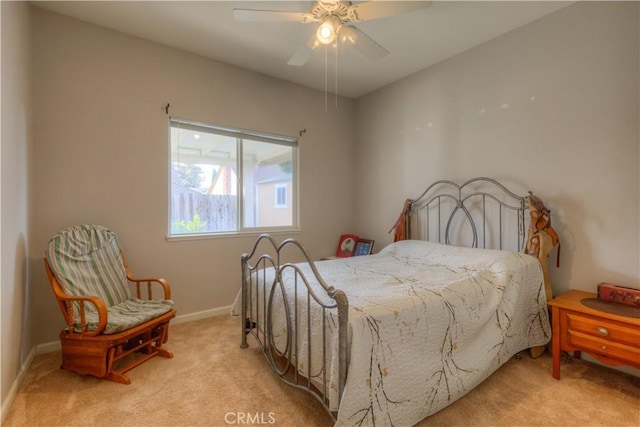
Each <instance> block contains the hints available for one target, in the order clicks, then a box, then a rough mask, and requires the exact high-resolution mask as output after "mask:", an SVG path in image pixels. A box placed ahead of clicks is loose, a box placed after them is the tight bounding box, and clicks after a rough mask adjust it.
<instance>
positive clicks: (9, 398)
mask: <svg viewBox="0 0 640 427" xmlns="http://www.w3.org/2000/svg"><path fill="white" fill-rule="evenodd" d="M35 356H36V348H35V347H34V348H32V349H31V351H30V352H29V354H28V355H27V358H26V359H25V361H24V363H23V364H22V366H20V371H19V372H18V375H17V376H16V379H15V380H14V381H13V384H11V388H10V389H9V393H7V395H6V396H5V398H4V399H3V401H2V408H0V424H2V423H3V422H4V417H5V415H7V412H9V408H10V407H11V404H12V403H13V400H14V399H15V397H16V394H18V389H19V388H20V386H21V385H22V382H23V381H24V377H25V376H26V375H27V372H28V371H29V367H30V366H31V362H33V358H34V357H35Z"/></svg>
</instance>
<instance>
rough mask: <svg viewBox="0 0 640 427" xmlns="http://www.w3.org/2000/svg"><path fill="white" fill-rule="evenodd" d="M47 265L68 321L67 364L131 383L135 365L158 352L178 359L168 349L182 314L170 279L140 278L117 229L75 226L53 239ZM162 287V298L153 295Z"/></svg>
mask: <svg viewBox="0 0 640 427" xmlns="http://www.w3.org/2000/svg"><path fill="white" fill-rule="evenodd" d="M44 265H45V269H46V272H47V277H48V278H49V281H50V282H51V287H52V288H53V292H54V294H55V296H56V299H57V301H58V305H59V306H60V309H61V310H62V314H63V315H64V318H65V321H66V324H67V326H66V328H64V329H63V330H62V331H61V332H60V342H61V344H62V369H65V370H68V371H72V372H76V373H79V374H85V375H93V376H96V377H99V378H104V379H107V380H110V381H115V382H119V383H123V384H130V383H131V380H130V379H129V377H127V376H126V375H125V373H126V372H128V371H129V370H131V369H133V368H135V367H136V366H138V365H140V364H142V363H144V362H145V361H147V360H149V359H151V358H152V357H154V356H162V357H167V358H172V357H173V354H172V353H171V352H169V351H167V350H165V349H163V348H161V347H162V344H164V343H166V342H167V339H168V327H169V321H170V320H171V319H172V318H173V317H175V315H176V310H175V309H174V308H173V301H171V299H170V298H171V289H170V287H169V284H168V283H167V282H166V281H165V280H164V279H139V278H135V277H133V276H132V275H131V272H130V271H129V267H128V266H127V264H126V261H125V259H124V256H123V254H122V252H121V250H120V246H119V244H118V238H117V236H116V235H115V233H113V232H111V231H110V230H108V229H106V228H104V227H102V226H99V225H77V226H73V227H69V228H67V229H65V230H63V231H61V232H60V233H58V234H56V235H55V236H54V237H53V238H52V239H51V240H50V241H49V244H48V245H47V247H46V248H45V259H44ZM132 284H133V285H135V289H136V291H135V293H134V294H132V293H131V290H130V287H131V286H132ZM143 287H144V288H146V291H144V290H143ZM158 287H160V289H161V290H162V291H163V292H164V295H163V299H153V288H158ZM143 293H144V294H145V295H144V297H143ZM143 298H145V299H143ZM134 353H141V354H134ZM127 356H129V357H128V358H127ZM125 358H126V359H125Z"/></svg>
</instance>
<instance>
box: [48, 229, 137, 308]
mask: <svg viewBox="0 0 640 427" xmlns="http://www.w3.org/2000/svg"><path fill="white" fill-rule="evenodd" d="M45 256H46V257H47V260H48V262H49V265H50V266H51V269H52V270H53V272H54V274H55V276H56V279H58V282H59V283H60V286H61V287H62V289H63V290H64V291H65V292H66V293H68V294H70V295H74V296H89V295H93V296H97V297H99V298H100V299H102V300H103V301H104V303H105V305H106V306H107V308H108V307H111V306H113V305H116V304H119V303H121V302H123V301H125V300H127V299H130V298H131V297H132V296H131V293H130V291H129V285H128V281H127V275H126V272H125V268H124V264H123V262H122V257H121V255H120V246H119V244H118V238H117V236H116V234H115V233H113V232H112V231H110V230H108V229H106V228H105V227H102V226H100V225H76V226H73V227H69V228H67V229H65V230H63V231H61V232H60V233H58V234H56V235H55V236H54V237H53V238H51V240H50V241H49V244H48V245H47V247H46V248H45ZM86 306H87V307H86V310H87V311H95V307H93V305H92V304H87V305H86Z"/></svg>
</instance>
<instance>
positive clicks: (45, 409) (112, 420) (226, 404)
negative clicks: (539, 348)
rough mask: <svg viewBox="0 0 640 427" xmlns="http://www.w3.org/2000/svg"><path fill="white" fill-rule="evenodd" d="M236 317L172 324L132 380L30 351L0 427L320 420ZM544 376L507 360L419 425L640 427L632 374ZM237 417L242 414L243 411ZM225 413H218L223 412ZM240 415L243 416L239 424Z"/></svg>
mask: <svg viewBox="0 0 640 427" xmlns="http://www.w3.org/2000/svg"><path fill="white" fill-rule="evenodd" d="M238 322H239V321H238V319H234V318H231V317H228V316H221V317H216V318H210V319H204V320H199V321H195V322H190V323H184V324H180V325H176V326H172V327H171V331H170V338H169V343H168V344H167V348H169V349H170V350H172V351H173V352H174V355H175V357H174V358H173V359H164V358H159V357H156V358H154V359H152V360H151V361H149V362H147V363H145V364H143V365H141V366H140V367H138V368H136V369H134V370H133V371H131V372H129V376H130V378H131V385H128V386H127V385H122V384H116V383H111V382H108V381H102V380H98V379H95V378H92V377H83V376H80V375H76V374H72V373H69V372H66V371H62V370H60V369H59V366H60V353H58V352H56V353H49V354H44V355H40V356H37V357H36V358H35V359H34V361H33V364H32V366H31V368H30V370H29V372H28V374H27V376H26V379H25V382H24V384H23V385H22V387H21V388H20V390H19V392H18V394H17V396H16V398H15V401H14V403H13V405H12V407H11V408H10V410H9V412H8V414H7V416H6V418H5V421H4V422H3V425H4V426H7V427H9V426H122V425H124V426H223V425H249V424H247V423H246V421H247V418H246V416H245V414H250V416H251V417H253V419H252V420H251V421H253V422H252V423H250V424H251V425H259V424H262V425H273V426H329V425H331V424H332V423H331V419H330V417H329V416H328V415H327V414H326V412H325V411H324V409H323V408H321V406H320V404H319V403H317V402H316V401H315V400H314V398H312V397H310V396H308V395H307V394H306V393H304V392H302V391H300V390H297V389H294V388H292V387H289V386H287V385H285V384H282V383H280V382H279V380H277V379H276V378H275V376H274V375H273V374H272V373H271V371H270V370H268V368H267V366H266V362H265V361H264V358H263V356H262V354H261V353H259V351H258V350H257V346H256V345H255V342H253V338H250V348H249V349H246V350H242V349H240V348H239V343H240V325H239V323H238ZM561 375H562V378H561V380H560V381H556V380H554V379H553V378H552V377H551V358H550V357H549V356H547V355H543V356H542V357H541V358H539V359H535V360H534V359H531V358H530V357H529V356H528V355H527V354H524V355H523V357H522V358H521V359H520V360H516V359H512V360H510V361H509V362H507V363H506V364H505V365H504V366H503V367H502V368H500V369H499V370H498V371H497V372H496V373H494V374H493V375H492V376H491V377H489V378H488V379H487V380H486V381H485V382H483V383H482V384H481V385H480V386H479V387H477V388H476V389H475V390H473V391H471V392H470V393H469V394H467V395H466V396H465V397H463V398H462V399H460V400H458V401H457V402H455V403H454V404H452V405H451V406H449V407H447V408H445V409H444V410H442V411H440V412H438V413H437V414H434V415H432V416H431V417H429V418H427V419H426V420H424V421H422V422H421V423H420V424H419V425H420V426H615V427H618V426H619V427H623V426H634V427H637V426H640V379H638V378H637V377H634V376H630V375H626V374H622V373H619V372H617V371H614V370H611V369H608V368H604V367H601V366H597V365H593V364H590V363H588V362H584V361H581V360H574V361H573V362H572V363H566V364H563V365H562V369H561ZM242 417H245V418H242ZM225 418H226V419H225ZM241 421H243V422H244V423H243V422H241Z"/></svg>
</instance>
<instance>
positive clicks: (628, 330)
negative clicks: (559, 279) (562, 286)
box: [549, 290, 640, 379]
mask: <svg viewBox="0 0 640 427" xmlns="http://www.w3.org/2000/svg"><path fill="white" fill-rule="evenodd" d="M587 304H588V305H587ZM549 306H551V310H552V311H551V319H552V323H553V340H552V355H553V378H555V379H560V352H561V351H563V350H564V351H571V352H573V353H574V356H575V357H578V358H579V357H580V355H581V353H580V352H582V351H584V352H586V353H588V354H589V355H591V356H593V357H594V358H596V359H597V360H599V361H601V362H603V363H605V364H608V365H631V366H635V367H637V368H640V317H637V316H638V315H639V314H640V310H638V309H636V308H635V307H630V306H625V305H622V304H617V303H607V302H604V301H598V300H597V296H596V294H594V293H591V292H584V291H578V290H571V291H569V292H567V293H565V294H562V295H560V296H559V297H557V298H554V299H553V300H551V301H549ZM594 307H595V308H594Z"/></svg>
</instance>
